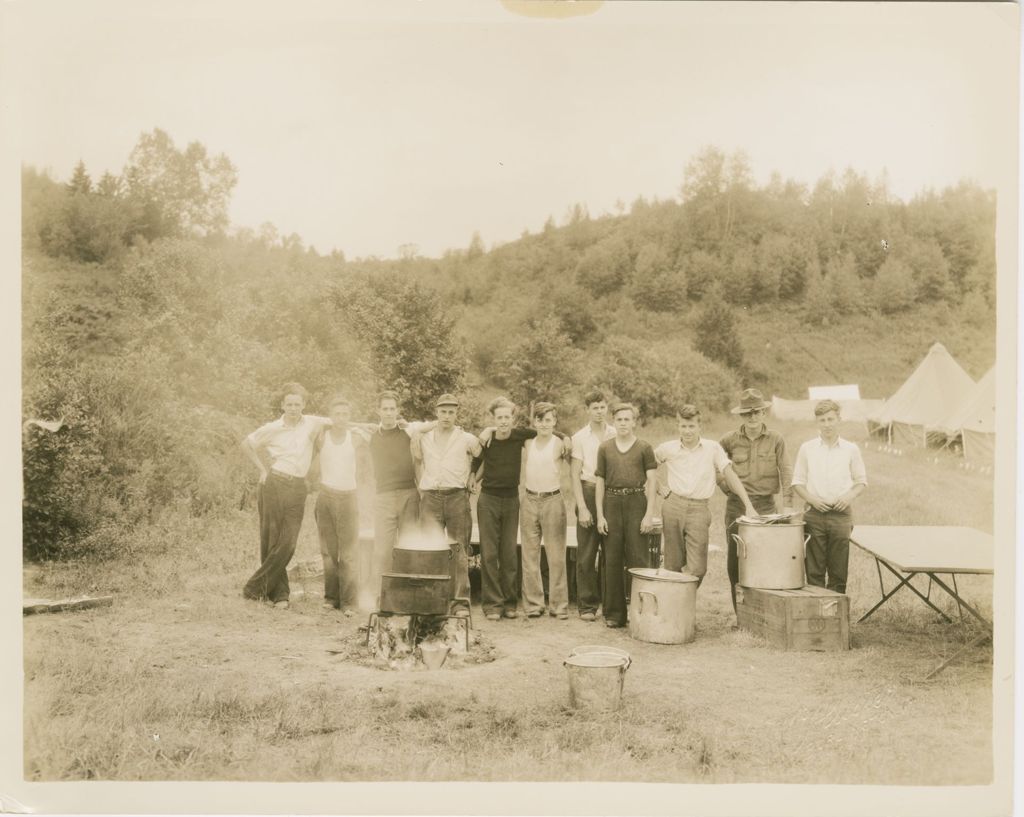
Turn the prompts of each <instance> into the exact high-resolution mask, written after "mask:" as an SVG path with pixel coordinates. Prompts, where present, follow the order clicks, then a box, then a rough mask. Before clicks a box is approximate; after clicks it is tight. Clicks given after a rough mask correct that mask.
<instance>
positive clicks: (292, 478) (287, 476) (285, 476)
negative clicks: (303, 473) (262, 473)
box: [270, 468, 306, 482]
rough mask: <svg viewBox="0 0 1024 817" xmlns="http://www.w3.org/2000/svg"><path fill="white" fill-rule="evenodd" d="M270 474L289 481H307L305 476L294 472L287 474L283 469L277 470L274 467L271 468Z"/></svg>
mask: <svg viewBox="0 0 1024 817" xmlns="http://www.w3.org/2000/svg"><path fill="white" fill-rule="evenodd" d="M270 476H272V477H277V478H278V479H286V480H288V481H289V482H305V481H306V478H305V477H297V476H294V475H292V474H285V473H283V472H282V471H275V470H274V469H273V468H271V469H270Z"/></svg>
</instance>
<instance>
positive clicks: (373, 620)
mask: <svg viewBox="0 0 1024 817" xmlns="http://www.w3.org/2000/svg"><path fill="white" fill-rule="evenodd" d="M454 601H465V602H467V604H468V602H469V599H461V598H457V599H454ZM466 609H469V608H468V606H467V608H466ZM419 615H422V613H401V612H397V611H394V610H388V611H384V610H374V611H373V612H372V613H370V617H369V618H368V619H367V620H366V646H367V647H369V646H370V634H371V633H372V632H373V627H374V625H375V624H377V623H378V621H379V619H380V618H381V616H386V617H388V618H390V617H391V616H419ZM431 618H443V619H444V620H445V621H449V620H454V621H456V622H457V623H459V624H461V625H462V631H463V633H464V634H465V639H466V652H467V653H468V652H469V631H470V629H471V628H472V626H473V619H472V616H471V615H469V616H456V615H454V614H451V613H449V614H448V615H443V616H431Z"/></svg>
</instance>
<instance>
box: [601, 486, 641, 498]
mask: <svg viewBox="0 0 1024 817" xmlns="http://www.w3.org/2000/svg"><path fill="white" fill-rule="evenodd" d="M645 490H646V489H645V488H605V489H604V492H605V493H606V494H611V495H612V496H630V495H632V494H642V493H643V492H644V491H645Z"/></svg>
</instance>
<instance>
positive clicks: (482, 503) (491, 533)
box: [472, 397, 565, 621]
mask: <svg viewBox="0 0 1024 817" xmlns="http://www.w3.org/2000/svg"><path fill="white" fill-rule="evenodd" d="M487 410H488V411H489V412H490V414H491V417H493V418H494V425H493V426H490V427H488V428H485V429H484V430H483V432H482V433H481V434H480V443H481V445H483V451H482V452H481V454H480V456H479V457H477V458H476V459H474V460H473V466H472V467H473V473H474V474H478V472H479V468H480V465H481V464H483V477H482V479H481V480H480V497H479V499H478V500H477V505H476V516H477V523H478V525H479V528H480V585H481V587H480V595H481V605H482V606H483V609H484V615H485V616H486V617H487V619H488V620H490V621H498V620H499V619H500V618H501V617H502V616H505V618H515V617H516V616H517V615H518V613H517V612H516V605H517V601H516V590H517V588H516V573H517V562H518V560H517V558H516V544H517V539H518V538H519V478H520V472H521V470H522V462H523V443H525V442H526V441H527V440H529V439H532V438H534V437H536V436H537V431H536V429H533V428H513V426H512V421H513V418H514V416H515V404H514V403H513V402H512V401H511V400H509V399H508V398H507V397H497V398H495V399H494V400H492V401H491V403H490V405H489V406H488V407H487ZM560 436H561V437H562V438H563V439H564V436H565V435H560ZM534 615H535V616H539V615H540V613H539V612H537V613H535V614H534Z"/></svg>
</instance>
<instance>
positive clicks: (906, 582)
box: [857, 558, 951, 624]
mask: <svg viewBox="0 0 1024 817" xmlns="http://www.w3.org/2000/svg"><path fill="white" fill-rule="evenodd" d="M875 561H876V562H878V563H880V564H884V565H885V568H886V570H888V571H889V572H890V573H892V575H894V576H895V577H896V578H897V579H899V580H900V583H899V584H897V585H896V586H895V587H894V588H893V589H892V590H890V591H889V592H888V593H886V594H885V595H883V596H882V598H881V599H880V600H879V602H878V603H877V604H876V605H875V606H874V607H872V608H871V609H870V610H868V611H867V612H866V613H865V614H864V615H862V616H861V617H860V618H859V619H857V623H858V624H859V623H860V622H862V621H864V619H866V618H867V617H868V616H870V615H871V614H872V613H873V612H875V610H877V609H878V608H879V607H881V606H882V605H883V604H885V602H887V601H888V600H889V599H890V598H892V597H893V596H894V595H895V594H896V592H897V591H898V590H899V589H900V588H901V587H903V586H906V587H908V588H910V590H912V591H913V592H914V594H915V595H917V597H918V598H919V599H921V601H923V602H924V603H925V604H927V605H928V606H929V607H931V608H932V609H933V610H934V611H935V612H936V613H938V614H939V615H940V616H942V618H943V619H945V620H946V621H951V619H950V617H949V616H947V615H946V614H945V613H943V612H942V611H941V610H940V609H939V608H938V607H936V606H935V605H934V604H932V602H931V601H930V600H929V599H928V597H927V596H925V594H924V593H922V592H921V591H920V590H918V589H917V588H916V587H914V585H912V584H911V583H910V580H911V579H912V578H914V576H916V575H917V573H908V574H907V575H906V576H901V575H900V573H899V571H897V570H895V569H894V568H893V567H892V565H890V564H889V563H888V562H883V561H882V560H881V559H878V558H876V559H875ZM928 575H929V576H931V575H932V574H930V573H929V574H928ZM947 592H949V591H947Z"/></svg>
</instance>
